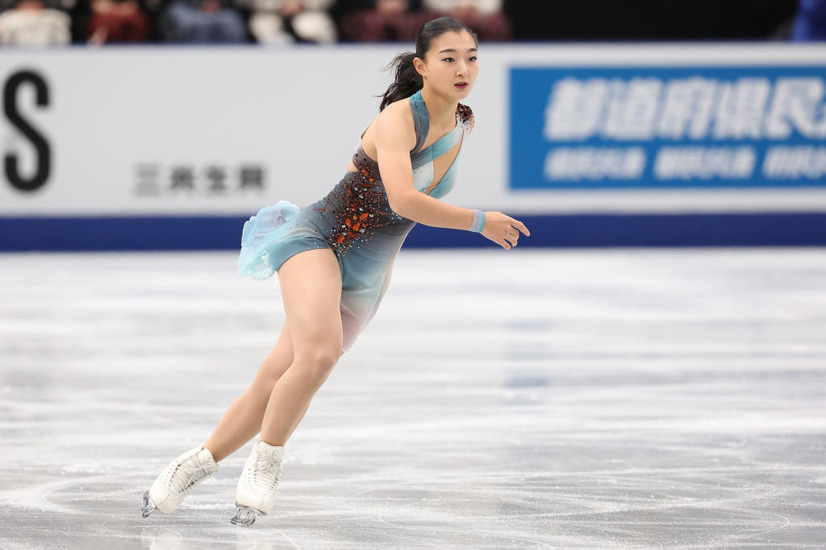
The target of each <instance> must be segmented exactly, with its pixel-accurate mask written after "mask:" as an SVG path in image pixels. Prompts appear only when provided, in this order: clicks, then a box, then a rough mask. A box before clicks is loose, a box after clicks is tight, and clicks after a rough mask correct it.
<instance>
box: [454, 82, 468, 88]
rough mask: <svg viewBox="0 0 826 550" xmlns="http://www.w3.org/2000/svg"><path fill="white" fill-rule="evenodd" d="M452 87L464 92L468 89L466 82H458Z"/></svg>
mask: <svg viewBox="0 0 826 550" xmlns="http://www.w3.org/2000/svg"><path fill="white" fill-rule="evenodd" d="M454 86H456V87H457V88H459V89H460V90H466V89H467V87H468V83H467V82H459V83H457V84H454Z"/></svg>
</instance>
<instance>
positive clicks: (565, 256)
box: [0, 249, 826, 550]
mask: <svg viewBox="0 0 826 550" xmlns="http://www.w3.org/2000/svg"><path fill="white" fill-rule="evenodd" d="M235 262H236V256H235V254H234V253H224V252H219V253H168V254H99V255H95V254H92V255H87V254H77V255H38V254H32V255H26V254H15V255H0V548H3V549H9V550H17V549H23V548H25V549H30V548H44V549H46V548H48V549H52V548H82V549H106V550H109V549H121V548H123V549H132V548H136V549H141V548H144V549H145V548H149V549H153V550H168V549H202V548H230V549H246V548H255V549H270V548H278V549H280V548H301V549H317V548H318V549H355V548H358V549H361V548H365V549H374V548H376V549H384V548H409V549H424V548H450V549H452V548H473V549H477V548H478V549H500V548H571V547H579V548H586V547H590V548H594V547H599V548H778V547H786V548H823V547H824V546H826V465H825V464H826V250H823V249H797V250H775V249H760V250H738V249H731V250H723V249H720V250H605V251H595V250H581V251H580V250H573V251H538V250H516V251H512V252H505V251H502V250H485V251H450V252H424V251H407V252H403V253H402V255H401V257H400V258H399V261H398V263H397V266H396V271H395V276H394V281H393V284H392V285H391V288H390V291H389V293H388V295H387V298H386V300H385V303H384V304H383V306H382V309H381V310H380V311H379V314H378V316H377V317H376V319H375V320H374V321H373V323H372V324H371V325H370V326H369V327H368V329H367V331H366V332H365V333H364V334H363V336H362V337H361V339H360V340H359V342H358V343H357V344H356V346H355V347H354V348H353V349H352V351H351V352H349V353H348V354H347V355H346V356H345V357H344V358H343V359H342V360H341V362H340V363H339V365H338V366H337V367H336V370H335V371H334V373H333V375H332V376H331V378H330V379H329V380H328V382H327V383H326V385H325V386H324V387H323V388H322V390H321V391H320V392H319V394H318V395H317V396H316V398H315V401H314V402H313V405H312V406H311V408H310V412H309V414H308V416H307V417H306V418H305V420H304V422H303V424H302V425H301V426H300V427H299V429H298V431H297V432H296V434H295V436H294V437H293V439H292V440H291V441H290V443H289V444H288V446H287V459H286V462H285V466H284V476H283V478H282V483H281V486H280V488H279V493H278V494H279V499H278V502H277V504H276V506H275V509H274V510H273V513H272V514H271V515H269V516H265V517H261V518H259V520H258V521H257V522H256V524H255V525H254V526H253V527H251V528H247V529H244V528H240V527H236V526H233V525H231V524H230V523H229V518H230V517H231V516H232V512H233V508H234V490H235V483H236V479H237V476H238V474H239V473H240V471H241V467H242V465H243V461H244V459H245V458H246V455H247V453H248V452H249V449H250V445H248V446H246V447H244V448H243V449H242V450H241V451H239V452H238V453H236V454H235V455H233V456H232V457H230V458H228V459H227V460H225V461H223V462H222V463H221V470H220V471H219V472H218V473H217V474H216V475H215V476H213V477H212V478H211V479H209V480H207V481H206V482H205V483H204V484H202V485H201V486H199V487H198V488H197V489H196V491H195V493H193V495H192V496H190V498H189V499H188V500H186V501H185V502H184V504H183V505H182V506H181V508H180V509H179V510H178V511H177V512H175V513H173V514H170V515H161V514H158V513H155V514H153V515H152V516H150V517H149V518H147V519H143V518H142V517H141V515H140V512H139V501H140V496H141V494H142V492H143V491H144V490H146V489H147V488H148V487H149V485H150V484H151V483H152V481H153V479H154V478H155V476H156V475H157V474H158V472H159V471H160V470H161V469H162V468H163V467H164V466H165V465H166V464H167V463H168V462H169V461H170V460H171V459H172V458H174V457H175V456H177V455H178V454H180V453H181V452H183V451H186V450H188V449H189V448H191V447H194V446H196V445H199V444H201V443H203V441H204V440H205V439H206V437H207V436H208V435H209V433H210V431H211V429H212V427H213V426H214V425H215V423H216V422H217V421H218V419H219V418H220V416H221V414H222V413H223V411H224V409H225V408H226V407H227V406H228V405H229V404H230V402H231V401H232V400H233V399H234V397H235V396H236V395H237V394H239V393H240V392H241V391H242V390H243V389H244V388H245V387H246V385H247V384H248V383H249V381H250V380H251V379H252V376H253V373H254V372H255V370H256V369H257V367H258V364H259V362H260V360H261V359H262V358H263V357H264V355H265V354H266V353H267V351H268V349H269V347H270V346H271V345H272V344H273V343H274V341H275V337H276V335H277V333H278V330H279V328H280V325H281V323H282V321H283V309H282V307H281V304H280V297H279V295H278V291H277V289H274V288H273V286H272V285H271V284H270V283H269V282H264V283H262V282H254V281H249V280H241V279H238V278H237V277H236V275H235V266H236V263H235Z"/></svg>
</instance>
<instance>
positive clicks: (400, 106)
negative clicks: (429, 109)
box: [376, 99, 416, 148]
mask: <svg viewBox="0 0 826 550" xmlns="http://www.w3.org/2000/svg"><path fill="white" fill-rule="evenodd" d="M376 137H378V138H379V139H392V140H393V141H397V140H401V139H405V138H406V139H405V140H406V141H411V145H410V147H411V148H412V147H414V146H415V145H416V127H415V125H414V123H413V113H412V111H411V110H410V102H409V101H408V100H407V99H401V100H399V101H394V102H393V103H391V104H390V105H388V106H387V107H385V108H384V110H383V111H382V112H381V113H380V114H379V116H378V117H377V118H376Z"/></svg>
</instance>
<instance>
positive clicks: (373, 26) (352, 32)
mask: <svg viewBox="0 0 826 550" xmlns="http://www.w3.org/2000/svg"><path fill="white" fill-rule="evenodd" d="M348 4H349V8H348V9H346V10H345V11H347V12H348V13H346V14H345V15H343V16H342V18H341V26H340V28H341V35H342V38H344V39H345V40H352V41H355V42H392V41H406V42H412V41H414V40H415V39H416V31H418V30H419V27H420V26H421V25H422V24H423V23H424V21H425V19H426V16H424V14H422V13H421V12H419V7H420V4H419V2H414V1H413V0H373V1H367V0H365V1H358V0H356V1H352V2H349V3H348Z"/></svg>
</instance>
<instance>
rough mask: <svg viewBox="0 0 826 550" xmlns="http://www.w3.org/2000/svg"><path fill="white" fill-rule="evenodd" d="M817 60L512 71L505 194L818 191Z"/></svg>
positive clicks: (821, 146)
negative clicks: (807, 63) (810, 62)
mask: <svg viewBox="0 0 826 550" xmlns="http://www.w3.org/2000/svg"><path fill="white" fill-rule="evenodd" d="M825 73H826V67H811V66H810V67H805V66H804V67H690V68H653V67H638V68H628V67H622V68H614V67H604V68H587V69H580V68H574V69H559V68H554V69H550V68H514V69H512V70H511V74H510V85H511V89H510V93H511V97H510V102H511V122H510V129H511V136H510V185H511V187H512V188H514V189H582V188H586V189H587V188H602V189H605V188H656V187H661V188H675V187H705V188H723V187H728V188H744V187H790V186H800V187H805V186H808V187H811V186H826V102H825V101H824V99H825V97H826V80H824V76H823V75H824V74H825Z"/></svg>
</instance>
